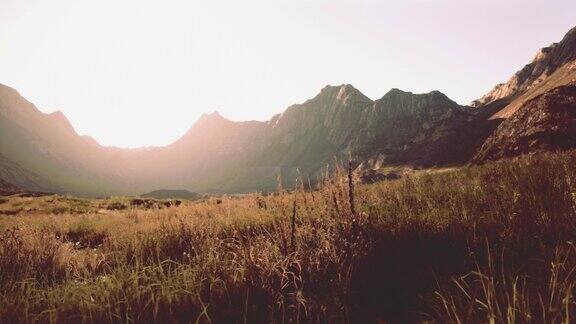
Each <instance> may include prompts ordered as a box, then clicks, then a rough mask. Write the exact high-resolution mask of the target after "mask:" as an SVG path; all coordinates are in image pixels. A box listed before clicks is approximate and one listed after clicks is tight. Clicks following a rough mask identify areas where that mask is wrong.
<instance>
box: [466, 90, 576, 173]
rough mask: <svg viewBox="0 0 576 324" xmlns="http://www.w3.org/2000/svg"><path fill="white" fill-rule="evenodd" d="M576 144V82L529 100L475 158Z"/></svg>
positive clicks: (486, 158)
mask: <svg viewBox="0 0 576 324" xmlns="http://www.w3.org/2000/svg"><path fill="white" fill-rule="evenodd" d="M573 147H576V85H568V86H560V87H558V88H555V89H553V90H551V91H549V92H546V93H545V94H542V95H540V96H537V97H536V98H534V99H532V100H529V101H527V102H526V103H525V104H524V105H522V106H521V107H520V108H519V109H518V111H516V113H514V115H512V116H511V117H510V118H508V119H507V120H505V121H504V122H502V124H500V126H499V127H498V128H497V129H496V130H495V132H494V133H493V134H492V135H491V136H490V137H489V138H488V140H486V142H485V143H484V145H483V146H482V148H481V149H480V151H479V152H478V154H477V155H476V156H475V158H474V161H475V162H484V161H487V160H496V159H500V158H507V157H513V156H517V155H520V154H526V153H532V152H537V151H544V150H546V151H554V150H562V149H568V148H573Z"/></svg>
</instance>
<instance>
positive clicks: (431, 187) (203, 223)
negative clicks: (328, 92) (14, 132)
mask: <svg viewBox="0 0 576 324" xmlns="http://www.w3.org/2000/svg"><path fill="white" fill-rule="evenodd" d="M575 165H576V153H575V152H568V153H560V154H555V155H551V154H548V155H537V156H536V155H535V156H528V157H524V158H521V159H516V160H514V161H503V162H496V163H491V164H488V165H483V166H473V167H466V168H461V169H455V170H448V171H445V172H421V173H418V174H413V175H408V176H405V177H403V178H401V179H398V180H394V181H384V182H379V183H375V184H371V185H362V186H359V185H357V186H350V185H349V183H348V179H347V176H346V174H345V173H346V172H340V173H338V174H336V175H335V177H333V178H331V179H326V180H325V181H324V182H323V183H321V184H319V188H318V189H317V190H313V191H306V190H304V189H303V186H299V188H297V189H296V190H291V191H290V192H287V191H281V192H280V193H279V194H274V195H267V196H263V195H259V194H253V195H248V196H245V197H242V198H235V197H221V198H211V199H203V200H201V201H195V202H182V204H179V205H176V204H166V205H163V204H155V207H154V208H143V207H142V205H138V204H137V205H133V204H131V203H130V199H129V198H114V199H101V200H83V199H75V198H71V197H61V196H47V197H35V198H25V197H9V199H7V201H4V202H3V203H2V204H0V210H2V211H4V212H3V213H2V214H3V215H0V274H1V275H0V322H37V321H39V322H70V323H79V322H182V323H188V322H214V323H221V322H250V323H258V322H375V321H378V320H385V321H391V322H407V321H408V322H409V321H426V320H427V321H433V322H439V323H442V322H454V323H470V322H505V323H514V322H528V321H533V322H562V321H564V322H567V321H569V320H570V318H573V317H574V316H576V307H575V301H574V297H573V293H574V292H575V290H574V286H575V284H576V277H575V276H576V271H575V270H576V247H575V246H574V244H575V243H574V242H575V239H576V169H575V168H574V166H575ZM351 193H353V195H352V196H351ZM109 206H112V207H113V208H108V207H109ZM119 206H122V208H117V207H119ZM6 211H12V213H8V212H6Z"/></svg>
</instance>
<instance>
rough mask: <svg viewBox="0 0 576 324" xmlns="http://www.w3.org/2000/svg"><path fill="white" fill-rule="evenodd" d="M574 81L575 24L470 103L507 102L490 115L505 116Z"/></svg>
mask: <svg viewBox="0 0 576 324" xmlns="http://www.w3.org/2000/svg"><path fill="white" fill-rule="evenodd" d="M575 83H576V27H574V28H572V29H571V30H570V31H568V33H567V34H566V35H565V36H564V38H563V39H562V40H561V41H560V42H559V43H553V44H552V45H550V46H548V47H545V48H542V49H541V50H540V51H538V53H537V54H536V56H535V58H534V59H533V60H532V62H530V63H529V64H527V65H526V66H524V68H522V69H521V70H520V71H518V72H516V74H514V75H513V76H512V77H511V78H510V80H508V81H507V82H506V83H503V84H499V85H497V86H496V87H494V89H492V90H491V91H490V92H489V93H487V94H486V95H484V96H483V97H482V98H480V99H478V100H475V101H473V102H472V106H475V107H482V106H486V105H487V104H489V103H492V102H494V101H496V100H505V101H507V102H508V104H507V105H506V106H505V107H504V108H503V109H501V110H500V111H498V112H496V113H495V114H494V115H493V116H492V118H508V117H510V116H512V114H514V112H515V111H516V110H518V108H519V107H520V106H521V105H522V104H523V103H524V102H526V101H527V100H530V99H532V98H534V97H536V96H538V95H541V94H543V93H545V92H546V91H549V90H552V89H553V88H556V87H558V86H561V85H567V84H575Z"/></svg>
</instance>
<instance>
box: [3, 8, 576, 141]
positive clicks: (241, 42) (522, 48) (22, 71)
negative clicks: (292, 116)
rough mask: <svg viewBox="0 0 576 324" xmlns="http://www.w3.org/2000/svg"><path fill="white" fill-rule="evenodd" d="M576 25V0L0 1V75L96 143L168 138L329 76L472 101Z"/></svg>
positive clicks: (299, 94) (309, 91)
mask: <svg viewBox="0 0 576 324" xmlns="http://www.w3.org/2000/svg"><path fill="white" fill-rule="evenodd" d="M575 25H576V1H574V0H522V1H520V0H482V1H476V0H474V1H472V0H470V1H467V0H437V1H431V0H429V1H425V0H402V1H399V0H397V1H386V0H380V1H376V0H316V1H315V0H309V1H304V0H257V1H250V0H242V1H238V0H229V1H218V0H209V1H143V0H122V1H118V0H116V1H113V0H98V1H94V0H51V1H46V0H44V1H42V0H0V83H3V84H6V85H9V86H12V87H14V88H16V89H17V90H18V91H19V92H20V93H21V94H22V95H23V96H24V97H26V98H27V99H28V100H30V101H32V102H33V103H35V104H36V105H37V106H38V108H39V109H40V110H42V111H44V112H52V111H55V110H61V111H63V112H64V114H65V115H66V116H67V117H68V118H69V119H70V121H71V122H72V124H73V126H74V127H75V128H76V130H77V131H78V133H80V134H83V135H84V134H86V135H90V136H92V137H94V138H95V139H96V140H98V141H99V142H100V143H101V144H104V145H114V146H121V147H138V146H147V145H166V144H169V143H170V142H172V141H174V140H175V139H177V138H178V137H180V136H181V135H182V134H184V133H185V132H186V131H187V130H188V129H189V128H190V126H191V125H192V124H193V123H194V121H195V120H196V119H197V118H198V117H199V116H200V115H201V114H202V113H203V112H212V111H214V110H218V111H219V112H220V113H221V114H222V115H223V116H225V117H227V118H229V119H232V120H252V119H256V120H267V119H269V118H270V117H271V116H273V115H274V114H276V113H279V112H282V111H283V110H284V109H285V108H286V107H287V106H289V105H291V104H294V103H300V102H303V101H305V100H306V99H309V98H312V97H313V96H314V95H316V94H317V93H318V92H319V91H320V89H321V88H322V87H323V86H325V85H327V84H332V85H338V84H342V83H350V84H353V85H354V86H355V87H357V88H358V89H359V90H360V91H362V92H363V93H364V94H366V95H367V96H369V97H370V98H372V99H378V98H380V97H381V96H382V95H384V94H385V93H386V92H387V91H388V90H389V89H390V88H400V89H403V90H406V91H412V92H417V93H419V92H428V91H431V90H440V91H442V92H444V93H445V94H446V95H448V96H449V97H450V98H452V99H454V100H455V101H457V102H458V103H461V104H467V103H469V102H470V101H471V100H473V99H476V98H478V97H480V96H481V95H482V94H484V93H485V92H486V91H488V90H489V89H490V88H491V87H492V86H494V85H495V84H496V83H499V82H503V81H506V80H507V79H508V78H509V77H510V76H511V75H512V73H514V72H515V71H516V70H518V69H520V68H521V67H522V66H523V65H524V64H526V63H528V61H529V60H531V59H532V58H533V56H534V55H535V53H536V51H537V49H538V48H540V47H543V46H546V45H549V44H550V43H552V42H554V41H559V40H560V39H561V38H562V36H563V35H564V34H565V33H566V32H567V31H568V30H569V29H570V28H571V27H573V26H575Z"/></svg>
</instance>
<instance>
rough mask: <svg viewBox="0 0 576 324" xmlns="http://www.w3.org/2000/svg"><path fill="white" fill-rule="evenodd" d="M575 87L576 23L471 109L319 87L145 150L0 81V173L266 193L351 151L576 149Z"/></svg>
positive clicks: (471, 155)
mask: <svg viewBox="0 0 576 324" xmlns="http://www.w3.org/2000/svg"><path fill="white" fill-rule="evenodd" d="M575 84H576V28H575V29H572V30H570V31H569V32H568V33H567V34H566V36H565V37H564V38H563V39H562V41H560V42H559V43H555V44H552V45H551V46H549V47H546V48H544V49H542V50H541V51H539V52H538V54H537V55H536V57H535V59H534V60H533V61H532V62H531V63H529V64H528V65H526V66H525V67H524V68H523V69H522V70H520V71H518V72H517V73H516V74H515V75H514V76H512V78H511V79H510V80H509V81H507V82H506V83H504V84H501V85H498V86H496V87H495V88H494V89H493V90H492V91H490V92H489V93H488V94H486V95H485V96H483V97H482V98H480V99H478V100H476V101H474V102H473V103H472V106H461V105H459V104H457V103H456V102H454V101H452V100H451V99H449V98H448V97H447V96H446V95H444V94H442V93H440V92H438V91H432V92H429V93H424V94H414V93H411V92H405V91H402V90H399V89H392V90H390V91H389V92H388V93H386V94H385V95H384V96H382V97H381V98H379V99H377V100H372V99H370V98H368V97H367V96H365V95H364V94H362V93H361V92H360V91H359V90H358V89H356V88H354V87H353V86H352V85H349V84H343V85H339V86H326V87H324V88H323V89H322V90H321V91H320V92H319V93H318V94H317V95H316V96H315V97H314V98H312V99H310V100H307V101H305V102H303V103H301V104H295V105H292V106H290V107H288V108H287V109H286V110H285V111H284V112H283V113H281V114H278V115H276V116H274V117H273V118H272V119H271V120H269V121H246V122H235V121H231V120H228V119H226V118H224V117H223V116H221V115H220V114H219V113H217V112H214V113H211V114H204V115H203V116H202V117H201V118H200V119H199V120H198V121H196V122H195V123H194V124H193V125H192V126H191V128H190V129H189V131H188V132H187V133H186V134H184V135H183V136H182V137H181V138H180V139H178V140H176V141H175V142H174V143H172V144H170V145H167V146H164V147H149V148H141V149H121V148H115V147H105V146H101V145H100V144H98V143H97V142H96V141H95V140H93V139H92V138H90V137H87V136H80V135H78V134H77V133H76V131H75V130H74V128H73V127H72V125H71V124H70V122H69V121H68V119H67V118H66V117H65V116H64V115H63V114H62V113H60V112H55V113H51V114H45V113H42V112H40V111H39V110H38V109H37V108H36V107H35V106H34V105H33V104H32V103H30V102H28V101H27V100H26V99H24V98H23V97H22V96H20V95H19V94H18V92H16V91H15V90H13V89H11V88H9V87H6V86H1V85H0V178H2V179H4V180H6V181H8V182H9V183H12V184H14V185H16V186H17V187H20V188H22V189H25V190H34V191H46V192H58V193H72V194H75V195H81V196H102V195H137V194H138V193H141V192H152V191H155V190H158V189H161V188H183V189H185V190H189V191H191V192H201V193H206V192H209V193H226V192H247V191H254V190H263V191H271V190H274V189H275V188H276V186H277V183H276V182H277V178H278V176H279V175H280V176H281V177H282V179H283V183H284V185H285V186H287V187H290V186H293V185H294V182H295V179H296V178H298V177H302V178H303V179H304V180H307V178H309V179H311V180H314V178H316V177H317V176H319V175H320V174H321V172H323V170H324V169H325V168H326V167H327V166H330V167H331V168H333V167H334V163H335V161H347V160H348V158H349V157H352V159H353V160H354V163H355V167H358V169H362V170H364V171H367V172H368V173H369V171H370V170H375V169H380V168H382V167H384V166H403V167H410V168H429V167H438V166H450V165H463V164H466V163H469V162H474V163H482V162H484V161H488V160H493V159H499V158H505V157H511V156H515V155H517V154H524V153H531V152H537V151H540V150H556V149H566V148H571V147H574V146H575V143H574V141H573V140H572V138H573V124H572V122H573V120H574V118H573V114H572V110H571V109H572V102H573V87H572V86H571V85H575ZM362 170H359V171H362Z"/></svg>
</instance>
